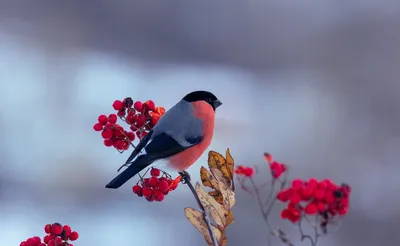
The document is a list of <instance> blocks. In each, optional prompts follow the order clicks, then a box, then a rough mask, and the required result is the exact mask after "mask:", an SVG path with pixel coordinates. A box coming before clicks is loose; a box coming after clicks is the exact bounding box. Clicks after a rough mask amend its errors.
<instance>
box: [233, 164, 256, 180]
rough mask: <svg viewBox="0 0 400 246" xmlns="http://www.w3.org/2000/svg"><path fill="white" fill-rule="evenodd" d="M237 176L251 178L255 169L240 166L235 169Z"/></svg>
mask: <svg viewBox="0 0 400 246" xmlns="http://www.w3.org/2000/svg"><path fill="white" fill-rule="evenodd" d="M235 174H237V175H240V176H244V177H249V178H251V177H253V175H254V168H252V167H246V166H243V165H239V166H237V167H236V168H235Z"/></svg>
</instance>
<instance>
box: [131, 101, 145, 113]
mask: <svg viewBox="0 0 400 246" xmlns="http://www.w3.org/2000/svg"><path fill="white" fill-rule="evenodd" d="M133 107H134V108H135V109H136V110H137V111H139V112H142V109H143V104H142V102H140V101H136V102H135V103H134V104H133Z"/></svg>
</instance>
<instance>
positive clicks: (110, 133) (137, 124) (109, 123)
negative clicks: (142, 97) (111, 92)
mask: <svg viewBox="0 0 400 246" xmlns="http://www.w3.org/2000/svg"><path fill="white" fill-rule="evenodd" d="M112 106H113V108H114V110H116V111H117V112H116V113H115V114H109V115H108V116H107V115H104V114H102V115H100V116H99V117H98V119H97V121H98V122H97V123H96V124H94V126H93V129H94V130H95V131H99V132H101V136H102V138H103V139H104V145H105V146H107V147H114V148H115V149H117V150H118V151H119V152H120V153H122V152H124V151H125V150H127V149H129V146H132V147H134V145H133V141H134V140H135V138H136V137H137V138H139V139H142V138H143V137H145V136H146V135H147V133H148V132H149V131H150V130H151V129H152V128H153V127H154V126H155V125H156V124H157V122H158V120H159V119H160V118H161V116H162V115H163V114H164V113H165V109H164V108H163V107H156V105H155V104H154V102H153V101H152V100H148V101H146V102H143V103H142V102H140V101H136V102H134V101H133V100H132V98H130V97H127V98H125V99H124V100H122V101H121V100H115V101H114V103H113V104H112ZM118 118H119V119H120V120H122V121H124V122H126V123H127V124H128V125H129V129H130V130H125V129H124V128H123V127H122V126H121V125H119V124H117V120H118Z"/></svg>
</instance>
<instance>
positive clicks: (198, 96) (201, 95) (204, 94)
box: [183, 91, 222, 110]
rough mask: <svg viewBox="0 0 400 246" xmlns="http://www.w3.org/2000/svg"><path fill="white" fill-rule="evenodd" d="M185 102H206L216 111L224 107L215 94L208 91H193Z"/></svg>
mask: <svg viewBox="0 0 400 246" xmlns="http://www.w3.org/2000/svg"><path fill="white" fill-rule="evenodd" d="M183 100H185V101H187V102H196V101H206V102H207V103H208V104H210V105H211V106H212V107H213V109H214V110H215V109H216V108H218V107H219V106H221V105H222V102H221V101H220V100H218V98H217V97H216V96H215V95H214V94H212V93H211V92H208V91H193V92H191V93H189V94H187V95H186V96H185V97H184V98H183Z"/></svg>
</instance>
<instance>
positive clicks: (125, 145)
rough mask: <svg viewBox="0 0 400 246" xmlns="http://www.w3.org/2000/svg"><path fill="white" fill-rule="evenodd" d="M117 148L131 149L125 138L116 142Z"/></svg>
mask: <svg viewBox="0 0 400 246" xmlns="http://www.w3.org/2000/svg"><path fill="white" fill-rule="evenodd" d="M114 146H115V148H116V149H117V150H127V149H129V143H128V142H127V141H125V140H117V142H116V143H115V145H114Z"/></svg>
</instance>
